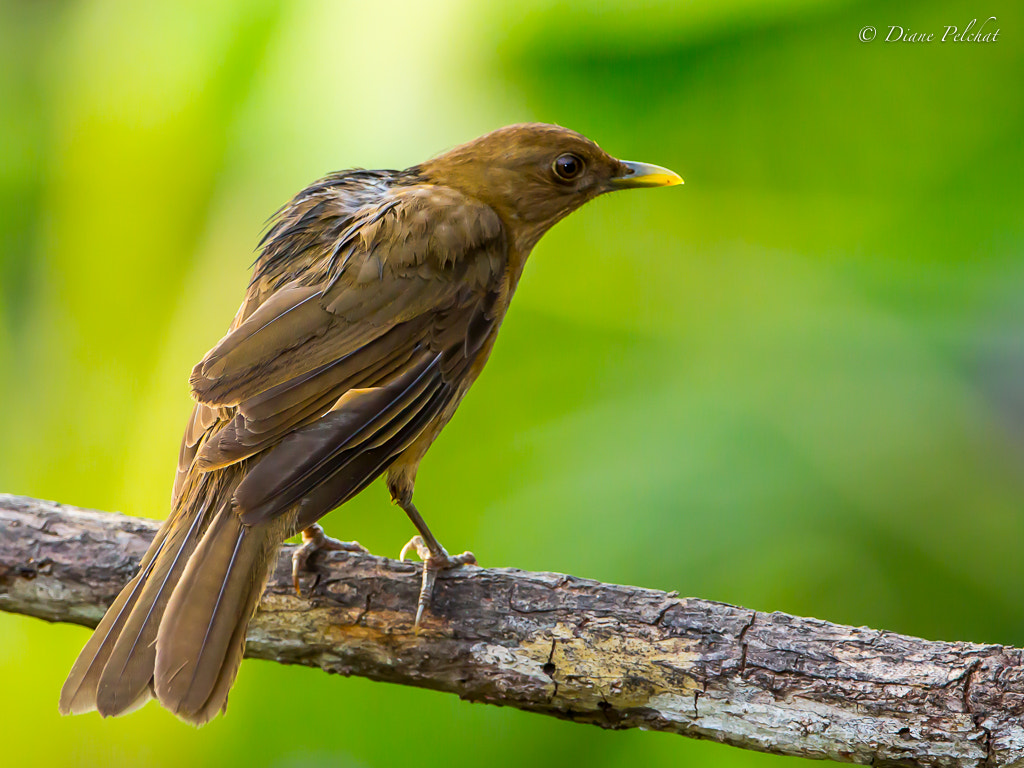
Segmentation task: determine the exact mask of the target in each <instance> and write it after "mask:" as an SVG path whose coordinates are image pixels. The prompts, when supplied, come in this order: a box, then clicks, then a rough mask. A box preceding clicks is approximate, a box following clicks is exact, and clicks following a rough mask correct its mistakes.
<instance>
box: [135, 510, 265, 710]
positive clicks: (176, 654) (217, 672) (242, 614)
mask: <svg viewBox="0 0 1024 768" xmlns="http://www.w3.org/2000/svg"><path fill="white" fill-rule="evenodd" d="M280 527H281V526H280V525H278V524H275V523H271V524H267V525H260V526H252V527H248V526H244V525H242V523H241V522H240V521H239V519H238V515H237V514H235V512H234V510H232V509H229V510H227V511H226V513H221V514H219V515H218V516H217V518H216V519H215V520H214V521H213V523H212V525H211V526H210V530H209V531H207V533H206V535H205V536H203V540H202V542H200V544H199V547H198V549H196V552H195V554H194V555H193V556H192V558H191V559H190V560H189V564H188V566H187V567H186V568H185V572H184V574H182V577H181V581H180V582H179V583H178V586H177V587H176V588H175V590H174V593H173V594H172V595H171V600H170V602H169V603H168V604H167V610H166V612H165V614H164V620H163V621H162V622H160V631H159V632H158V633H157V641H156V667H155V670H154V688H155V692H156V697H157V698H158V699H159V700H160V703H161V704H162V705H163V706H165V707H167V708H168V709H169V710H171V711H172V712H174V713H175V714H176V715H177V716H178V717H180V718H181V719H183V720H186V721H188V722H190V723H193V724H194V725H202V724H203V723H205V722H207V721H209V720H210V719H211V718H212V717H214V715H216V714H217V713H218V712H220V711H223V710H224V708H225V707H227V701H228V691H229V690H230V688H231V684H232V683H233V682H234V680H235V676H236V675H237V674H238V667H239V665H240V664H241V663H242V653H243V651H244V650H245V631H246V627H247V626H248V625H249V620H250V619H251V618H252V616H253V614H254V613H255V612H256V606H257V605H258V604H259V599H260V595H262V594H263V588H264V587H265V586H266V583H267V578H268V577H269V576H270V570H271V567H272V565H273V563H274V560H275V554H276V553H277V550H278V548H279V547H280V545H281V542H282V541H283V540H284V538H285V536H284V534H283V533H281V532H279V531H278V530H277V529H278V528H280Z"/></svg>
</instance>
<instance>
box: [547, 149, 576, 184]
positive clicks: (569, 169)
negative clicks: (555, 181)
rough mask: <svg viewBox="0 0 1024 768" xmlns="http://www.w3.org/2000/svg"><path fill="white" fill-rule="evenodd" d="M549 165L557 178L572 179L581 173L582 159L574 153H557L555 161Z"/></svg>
mask: <svg viewBox="0 0 1024 768" xmlns="http://www.w3.org/2000/svg"><path fill="white" fill-rule="evenodd" d="M551 167H552V168H553V169H554V171H555V175H556V176H557V177H558V178H560V179H565V180H566V181H572V180H573V179H575V178H576V177H577V176H579V175H580V174H581V173H583V160H581V159H580V158H579V157H577V156H576V155H571V154H564V155H559V156H558V157H556V158H555V162H554V164H553V165H552V166H551Z"/></svg>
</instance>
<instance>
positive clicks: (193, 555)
mask: <svg viewBox="0 0 1024 768" xmlns="http://www.w3.org/2000/svg"><path fill="white" fill-rule="evenodd" d="M239 476H240V472H238V471H237V470H236V468H234V467H232V468H226V469H224V470H220V471H217V472H211V473H208V474H204V475H199V476H198V477H197V478H196V479H195V483H194V486H193V487H192V488H190V489H189V492H188V493H187V494H185V496H186V498H185V499H184V500H182V501H181V502H180V503H179V504H177V505H176V508H175V509H174V511H173V512H172V515H171V516H170V517H169V518H168V519H167V521H166V522H165V523H164V524H163V526H161V528H160V531H159V532H158V533H157V536H156V538H155V539H154V540H153V543H152V544H151V545H150V548H149V550H148V551H147V552H146V555H145V556H144V557H143V560H142V563H141V565H140V567H139V572H138V573H137V574H136V575H135V577H134V578H133V579H132V580H131V581H130V582H128V585H127V586H125V588H124V589H123V590H122V591H121V593H120V594H119V595H118V596H117V598H116V599H115V600H114V603H113V604H112V605H111V606H110V608H109V609H108V610H107V612H106V614H105V615H104V616H103V618H102V620H101V621H100V623H99V625H98V626H97V627H96V630H95V632H94V633H93V635H92V637H91V638H90V639H89V641H88V643H86V646H85V648H84V649H82V652H81V654H79V656H78V660H77V661H76V662H75V664H74V666H73V667H72V669H71V673H70V674H69V675H68V679H67V681H66V682H65V683H64V688H63V689H62V690H61V696H60V704H59V709H60V711H61V713H62V714H78V713H81V712H88V711H90V710H93V709H95V710H98V711H99V712H100V714H101V715H103V716H113V715H121V714H125V713H127V712H131V711H133V710H134V709H137V708H138V707H140V706H142V705H143V704H145V703H146V702H147V701H148V700H149V699H150V698H152V696H153V695H154V693H155V694H156V696H157V698H158V699H160V701H161V703H162V704H163V705H164V706H166V707H167V708H168V709H170V710H171V711H173V712H174V713H175V714H177V715H178V716H179V717H181V718H182V719H183V720H186V721H189V722H192V723H195V724H197V725H199V724H202V723H205V722H206V721H208V720H209V719H210V718H211V717H213V716H214V715H215V714H216V713H217V712H218V711H219V710H221V709H223V708H224V706H225V705H226V703H227V694H228V689H229V687H230V684H231V682H232V681H233V680H234V677H235V675H236V673H237V671H238V665H239V664H240V662H241V658H242V650H243V648H244V641H245V628H246V625H247V624H248V622H249V619H250V618H251V617H252V614H253V612H254V611H255V608H256V604H257V603H258V601H259V597H260V594H261V593H262V591H263V587H264V585H265V584H266V580H267V577H268V575H269V562H270V561H271V558H272V556H273V554H274V552H276V551H277V547H278V546H279V545H280V543H281V541H283V539H284V536H279V535H277V531H276V529H277V528H278V527H279V526H278V525H264V526H255V527H251V528H246V527H244V526H242V525H241V523H240V522H239V521H238V515H237V514H236V513H235V511H234V509H233V508H232V505H231V497H232V495H233V493H234V489H235V487H236V486H237V484H238V479H239Z"/></svg>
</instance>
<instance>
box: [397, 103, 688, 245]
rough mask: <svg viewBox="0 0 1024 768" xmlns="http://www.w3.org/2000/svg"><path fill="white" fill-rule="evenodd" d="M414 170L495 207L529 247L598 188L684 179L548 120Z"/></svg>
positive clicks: (502, 132) (508, 130)
mask: <svg viewBox="0 0 1024 768" xmlns="http://www.w3.org/2000/svg"><path fill="white" fill-rule="evenodd" d="M411 170H413V171H415V173H416V174H417V175H418V176H421V177H423V178H425V179H427V180H428V181H431V182H433V183H435V184H443V185H445V186H448V187H452V188H454V189H457V190H459V191H460V192H463V193H465V194H468V195H470V196H472V197H474V198H476V199H478V200H480V201H482V202H484V203H487V204H488V205H490V206H491V207H492V208H494V210H495V211H497V213H498V215H499V216H501V218H502V220H503V221H504V222H505V223H506V225H507V226H508V227H509V228H510V230H511V233H512V234H513V236H514V237H515V238H516V240H517V241H518V245H519V247H520V248H523V247H525V248H527V249H529V248H530V247H532V246H533V244H534V243H536V241H537V240H538V239H539V238H540V236H541V235H543V234H544V232H546V231H547V230H548V229H549V228H550V227H551V226H552V225H554V224H555V222H557V221H558V220H559V219H561V218H563V217H564V216H567V215H568V214H570V213H572V212H573V211H574V210H576V209H577V208H579V207H580V206H581V205H583V204H584V203H585V202H587V201H588V200H592V199H593V198H595V197H597V196H598V195H600V194H603V193H605V192H611V191H614V190H618V189H630V188H636V187H664V186H673V185H675V184H682V183H683V180H682V179H681V178H679V176H678V175H677V174H675V173H673V172H672V171H670V170H668V169H666V168H661V167H659V166H656V165H648V164H646V163H635V162H628V161H624V160H617V159H616V158H614V157H612V156H611V155H609V154H608V153H607V152H605V151H604V150H602V149H601V148H600V147H599V146H597V144H595V143H594V142H593V141H591V140H590V139H588V138H587V137H586V136H583V135H581V134H579V133H576V131H571V130H569V129H568V128H562V127H560V126H557V125H547V124H545V123H523V124H519V125H510V126H507V127H505V128H499V129H498V130H496V131H493V132H491V133H488V134H486V135H484V136H481V137H480V138H478V139H474V140H473V141H471V142H468V143H467V144H463V145H461V146H459V147H455V149H452V150H450V151H448V152H445V153H444V154H442V155H439V156H438V157H435V158H434V159H433V160H429V161H427V162H426V163H423V164H422V165H420V166H417V167H416V168H414V169H411Z"/></svg>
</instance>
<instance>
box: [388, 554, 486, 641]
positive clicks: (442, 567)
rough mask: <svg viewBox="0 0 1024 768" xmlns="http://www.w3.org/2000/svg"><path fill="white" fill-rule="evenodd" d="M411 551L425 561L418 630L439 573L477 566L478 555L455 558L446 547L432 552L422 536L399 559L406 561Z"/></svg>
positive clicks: (417, 608) (418, 602) (464, 555)
mask: <svg viewBox="0 0 1024 768" xmlns="http://www.w3.org/2000/svg"><path fill="white" fill-rule="evenodd" d="M410 549H415V550H416V554H418V555H419V556H420V559H421V560H422V561H423V582H422V584H421V585H420V596H419V600H418V601H417V603H416V621H415V622H414V623H413V627H414V628H417V627H419V625H420V620H421V619H422V618H423V612H424V611H425V610H426V609H427V604H428V603H429V602H430V596H431V594H433V592H434V581H435V580H436V579H437V574H438V572H440V571H446V570H448V569H449V568H458V567H459V566H460V565H476V555H474V554H473V553H472V552H463V553H462V554H461V555H454V556H453V555H449V554H448V552H447V551H446V550H445V549H444V547H441V550H440V552H436V553H435V552H431V551H430V548H429V547H428V546H427V544H426V542H424V541H423V537H422V536H413V537H412V538H411V539H409V541H408V543H407V544H406V545H405V546H404V547H402V552H401V553H400V554H399V559H401V560H402V561H404V560H405V558H406V555H408V554H409V550H410Z"/></svg>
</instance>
